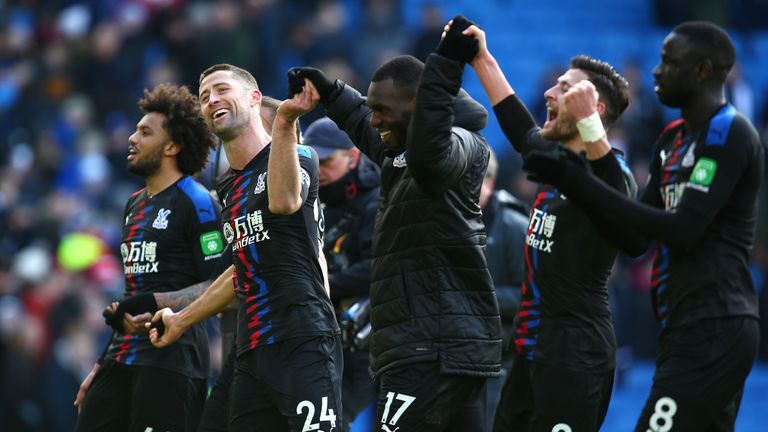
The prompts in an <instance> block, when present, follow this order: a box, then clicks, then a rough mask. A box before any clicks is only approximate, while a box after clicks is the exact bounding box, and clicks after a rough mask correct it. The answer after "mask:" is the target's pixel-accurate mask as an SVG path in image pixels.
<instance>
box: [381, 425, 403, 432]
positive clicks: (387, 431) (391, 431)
mask: <svg viewBox="0 0 768 432" xmlns="http://www.w3.org/2000/svg"><path fill="white" fill-rule="evenodd" d="M398 429H400V426H398V427H396V428H394V429H390V428H389V426H387V425H385V424H382V425H381V430H383V431H384V432H397V430H398Z"/></svg>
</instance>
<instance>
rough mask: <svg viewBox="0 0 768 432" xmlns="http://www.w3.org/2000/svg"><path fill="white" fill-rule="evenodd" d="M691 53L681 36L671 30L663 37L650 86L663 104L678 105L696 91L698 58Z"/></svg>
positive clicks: (681, 104)
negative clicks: (659, 59) (659, 56)
mask: <svg viewBox="0 0 768 432" xmlns="http://www.w3.org/2000/svg"><path fill="white" fill-rule="evenodd" d="M694 54H695V53H694V52H693V51H692V49H691V48H690V47H689V46H688V43H687V41H686V37H685V36H682V35H678V34H677V33H674V32H673V33H670V34H669V36H667V37H666V39H664V45H663V46H662V48H661V62H659V64H658V65H656V67H655V68H653V80H654V88H653V90H654V92H656V95H657V96H658V97H659V101H661V103H663V104H664V105H666V106H669V107H672V108H680V107H682V106H683V105H684V104H685V103H686V101H688V100H690V99H691V97H692V95H693V94H694V93H696V88H697V81H698V79H697V69H698V62H697V61H696V56H695V55H694Z"/></svg>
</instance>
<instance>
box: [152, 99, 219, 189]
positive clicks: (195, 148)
mask: <svg viewBox="0 0 768 432" xmlns="http://www.w3.org/2000/svg"><path fill="white" fill-rule="evenodd" d="M139 108H141V110H142V111H144V112H145V113H151V112H156V113H160V114H162V115H164V116H165V121H163V128H164V129H165V130H166V132H167V133H168V136H170V137H171V140H173V142H175V143H176V144H178V145H179V147H180V149H181V150H180V151H179V154H178V155H177V156H176V163H177V164H178V167H179V170H180V171H181V172H182V173H184V174H186V175H194V174H196V173H197V172H199V171H200V170H202V169H203V167H204V166H205V164H206V163H208V153H209V151H210V149H211V148H213V147H214V144H215V141H214V138H213V134H212V133H211V131H210V130H209V129H208V126H206V124H205V120H204V119H203V115H202V112H201V111H200V103H198V101H197V97H196V96H195V95H193V94H192V93H191V92H190V91H189V89H188V88H187V87H186V86H178V85H175V84H159V85H158V86H157V87H155V88H154V89H152V91H149V90H147V89H144V97H143V98H141V100H139Z"/></svg>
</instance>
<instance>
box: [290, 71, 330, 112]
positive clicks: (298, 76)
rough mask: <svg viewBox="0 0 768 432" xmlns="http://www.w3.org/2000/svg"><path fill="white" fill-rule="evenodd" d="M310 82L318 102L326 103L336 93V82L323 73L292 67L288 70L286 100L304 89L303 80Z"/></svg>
mask: <svg viewBox="0 0 768 432" xmlns="http://www.w3.org/2000/svg"><path fill="white" fill-rule="evenodd" d="M305 78H306V79H308V80H309V81H311V82H312V84H313V85H314V86H315V89H317V94H318V95H320V102H323V103H325V102H327V101H328V100H329V99H330V98H331V96H332V95H333V93H334V92H335V91H336V82H335V81H331V80H329V79H328V77H326V76H325V74H324V73H323V71H321V70H320V69H317V68H313V67H306V66H305V67H294V68H290V69H289V70H288V98H292V97H293V95H295V94H297V93H300V92H301V90H302V88H303V87H304V84H305V82H304V79H305Z"/></svg>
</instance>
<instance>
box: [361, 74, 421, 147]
mask: <svg viewBox="0 0 768 432" xmlns="http://www.w3.org/2000/svg"><path fill="white" fill-rule="evenodd" d="M413 102H414V98H413V97H412V96H411V95H410V94H409V92H408V91H407V90H404V89H399V88H397V87H396V86H395V82H394V81H393V80H392V78H389V79H386V80H383V81H375V82H371V85H370V86H369V87H368V99H367V101H366V104H367V105H368V107H370V108H371V109H372V110H373V115H371V126H373V127H374V128H376V129H377V130H378V131H379V135H380V136H381V139H382V140H383V141H384V143H385V144H386V145H387V147H388V148H390V149H397V148H401V147H403V146H405V140H406V136H407V134H408V123H410V121H411V115H412V114H413Z"/></svg>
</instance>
